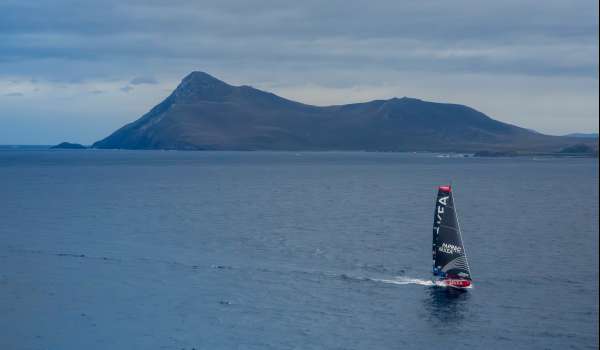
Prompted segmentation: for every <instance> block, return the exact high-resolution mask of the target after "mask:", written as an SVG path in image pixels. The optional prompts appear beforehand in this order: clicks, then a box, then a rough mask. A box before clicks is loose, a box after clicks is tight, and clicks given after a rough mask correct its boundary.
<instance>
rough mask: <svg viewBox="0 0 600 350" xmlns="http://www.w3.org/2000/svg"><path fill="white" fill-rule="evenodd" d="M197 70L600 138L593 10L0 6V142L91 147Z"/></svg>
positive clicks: (290, 92)
mask: <svg viewBox="0 0 600 350" xmlns="http://www.w3.org/2000/svg"><path fill="white" fill-rule="evenodd" d="M193 70H200V71H205V72H207V73H209V74H211V75H213V76H215V77H217V78H219V79H222V80H225V81H227V82H229V83H232V84H236V85H239V84H245V85H251V86H254V87H256V88H260V89H264V90H269V91H271V92H274V93H276V94H279V95H281V96H283V97H286V98H290V99H294V100H299V101H301V102H305V103H311V104H317V105H330V104H342V103H350V102H362V101H368V100H372V99H382V98H391V97H394V96H397V97H402V96H410V97H416V98H421V99H425V100H431V101H439V102H453V103H461V104H466V105H469V106H471V107H474V108H476V109H478V110H480V111H482V112H484V113H486V114H488V115H489V116H491V117H492V118H495V119H498V120H501V121H504V122H509V123H513V124H517V125H519V126H523V127H526V128H532V129H535V130H538V131H540V132H544V133H548V134H565V133H570V132H598V1H597V0H590V1H537V0H535V1H533V0H532V1H526V0H519V1H494V2H491V1H490V2H485V1H480V0H478V1H462V0H453V1H447V0H444V1H420V0H419V1H399V0H389V1H351V0H341V1H323V0H319V1H290V2H284V1H279V0H273V1H242V0H240V1H214V2H201V1H177V0H170V1H155V0H150V1H149V0H143V1H142V0H140V1H126V0H119V1H117V0H103V1H89V2H88V1H81V0H53V1H43V0H42V1H22V0H18V1H14V0H2V1H1V2H0V144H55V143H58V142H60V141H65V140H68V141H75V142H81V143H85V144H90V143H92V142H94V141H96V140H98V139H101V138H103V137H105V136H106V135H107V134H109V133H110V132H112V131H113V130H115V129H116V128H118V127H120V126H122V125H123V124H125V123H127V122H130V121H132V120H135V119H137V118H138V117H139V116H141V115H142V114H143V113H145V112H146V111H148V110H149V109H150V108H151V107H152V106H154V105H155V104H157V103H159V102H160V101H161V100H162V99H163V98H165V97H166V96H167V95H168V94H169V93H170V91H171V90H172V89H174V88H175V87H176V86H177V84H178V82H179V81H180V80H181V78H183V77H184V76H185V75H186V74H188V73H189V72H190V71H193Z"/></svg>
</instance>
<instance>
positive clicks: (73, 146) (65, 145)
mask: <svg viewBox="0 0 600 350" xmlns="http://www.w3.org/2000/svg"><path fill="white" fill-rule="evenodd" d="M50 148H51V149H86V148H87V147H86V146H84V145H81V144H78V143H71V142H61V143H59V144H58V145H55V146H52V147H50Z"/></svg>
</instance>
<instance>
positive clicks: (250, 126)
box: [93, 72, 581, 152]
mask: <svg viewBox="0 0 600 350" xmlns="http://www.w3.org/2000/svg"><path fill="white" fill-rule="evenodd" d="M580 142H581V139H577V140H576V141H574V139H571V138H564V137H559V136H548V135H542V134H539V133H536V132H532V131H529V130H527V129H524V128H520V127H517V126H514V125H510V124H506V123H502V122H500V121H497V120H494V119H492V118H490V117H488V116H486V115H485V114H483V113H481V112H478V111H476V110H474V109H473V108H470V107H467V106H463V105H458V104H449V103H434V102H427V101H422V100H419V99H415V98H408V97H403V98H392V99H389V100H375V101H370V102H365V103H355V104H348V105H339V106H327V107H317V106H311V105H307V104H303V103H299V102H295V101H291V100H288V99H285V98H282V97H279V96H277V95H274V94H272V93H269V92H265V91H261V90H258V89H255V88H252V87H250V86H232V85H229V84H227V83H225V82H223V81H221V80H218V79H216V78H215V77H213V76H211V75H209V74H207V73H204V72H192V73H191V74H189V75H188V76H187V77H185V78H184V79H183V80H182V82H181V83H180V84H179V86H178V87H177V88H176V89H175V90H174V91H173V93H172V94H171V95H170V96H169V97H167V98H166V99H165V100H164V101H162V102H161V103H159V104H158V105H156V106H155V107H154V108H152V109H151V110H150V111H149V112H148V113H146V114H145V115H143V116H142V117H141V118H139V119H138V120H136V121H134V122H132V123H130V124H127V125H125V126H123V127H122V128H120V129H118V130H117V131H115V132H114V133H113V134H111V135H110V136H108V137H106V138H105V139H103V140H100V141H98V142H96V143H94V145H93V147H94V148H124V149H181V150H371V151H443V152H449V151H457V152H470V151H479V150H494V151H496V150H516V151H535V152H546V151H558V150H560V149H562V148H564V147H566V146H569V145H572V144H575V143H580Z"/></svg>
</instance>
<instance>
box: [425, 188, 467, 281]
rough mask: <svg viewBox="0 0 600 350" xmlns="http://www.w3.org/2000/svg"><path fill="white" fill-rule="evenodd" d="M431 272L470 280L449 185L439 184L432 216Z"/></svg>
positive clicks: (445, 276)
mask: <svg viewBox="0 0 600 350" xmlns="http://www.w3.org/2000/svg"><path fill="white" fill-rule="evenodd" d="M433 274H434V276H437V277H440V278H462V279H468V280H471V271H470V269H469V262H468V261H467V255H466V254H465V248H464V246H463V242H462V237H461V233H460V226H459V225H458V219H457V216H456V209H455V208H454V199H453V197H452V189H451V188H450V186H440V187H439V190H438V195H437V199H436V204H435V213H434V217H433Z"/></svg>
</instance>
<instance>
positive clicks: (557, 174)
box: [0, 150, 598, 350]
mask: <svg viewBox="0 0 600 350" xmlns="http://www.w3.org/2000/svg"><path fill="white" fill-rule="evenodd" d="M448 182H452V185H453V186H454V191H455V200H456V205H457V209H458V214H459V217H460V220H461V227H462V230H463V239H464V242H465V245H466V251H467V254H468V256H469V260H470V265H471V268H472V273H473V277H474V288H472V289H471V290H469V291H467V292H456V291H453V290H449V289H444V288H440V287H435V286H432V285H431V283H430V282H429V279H430V269H431V251H430V249H431V248H430V247H431V236H432V220H433V208H434V200H435V195H436V186H437V185H439V184H446V183H448ZM0 199H1V202H0V242H1V244H0V348H1V349H188V350H189V349H431V348H434V347H436V348H437V347H440V346H443V347H448V348H456V349H461V348H470V349H507V348H508V349H513V350H514V349H569V348H573V349H596V348H598V162H597V160H594V159H552V158H542V159H532V158H528V159H525V158H523V159H520V158H519V159H480V158H460V157H456V158H454V157H452V158H440V157H436V155H433V154H398V153H360V152H358V153H337V152H324V153H304V152H300V153H293V152H279V153H269V152H162V151H58V150H57V151H35V150H25V151H13V150H4V151H0Z"/></svg>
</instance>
